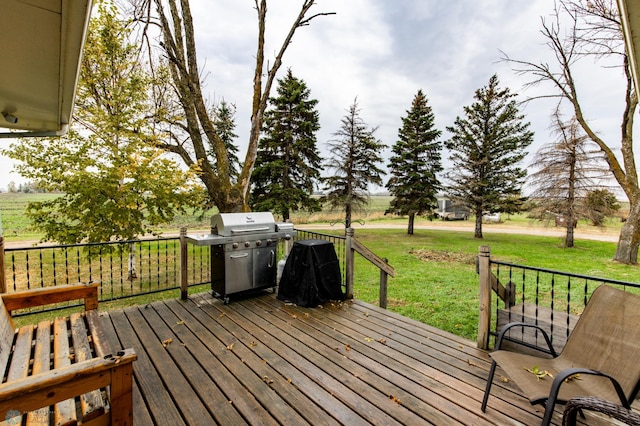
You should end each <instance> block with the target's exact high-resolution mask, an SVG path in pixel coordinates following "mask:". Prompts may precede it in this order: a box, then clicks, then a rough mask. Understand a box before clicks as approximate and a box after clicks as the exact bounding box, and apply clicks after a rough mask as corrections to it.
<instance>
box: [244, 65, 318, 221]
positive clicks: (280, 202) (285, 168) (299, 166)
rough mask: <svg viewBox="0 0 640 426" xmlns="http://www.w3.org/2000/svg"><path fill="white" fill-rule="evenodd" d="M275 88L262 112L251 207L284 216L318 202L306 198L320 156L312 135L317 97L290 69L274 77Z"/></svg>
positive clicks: (314, 207)
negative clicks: (268, 106)
mask: <svg viewBox="0 0 640 426" xmlns="http://www.w3.org/2000/svg"><path fill="white" fill-rule="evenodd" d="M277 93H278V96H276V97H273V98H270V99H269V103H270V104H271V106H272V108H271V109H269V110H267V111H266V112H265V115H264V137H263V138H262V139H260V144H259V147H258V155H257V157H256V167H255V169H254V171H253V175H252V178H251V180H252V181H253V192H252V199H251V207H252V209H254V210H270V211H273V212H274V213H277V214H279V215H281V216H282V218H283V220H289V217H290V213H291V212H294V211H297V210H307V211H319V210H320V203H319V201H318V200H317V199H315V198H312V194H313V189H314V186H315V185H316V183H317V182H318V180H319V179H320V171H319V170H320V168H321V161H322V160H321V158H320V156H319V155H318V153H317V148H316V135H315V134H316V132H317V131H318V130H319V129H320V122H319V118H318V117H319V114H318V111H317V110H316V109H315V107H316V104H317V103H318V101H317V100H315V99H309V95H310V92H309V89H308V88H307V85H306V83H305V82H304V80H300V79H298V78H296V77H294V76H293V73H292V72H291V69H289V70H287V74H286V76H285V77H284V78H282V79H280V80H278V88H277Z"/></svg>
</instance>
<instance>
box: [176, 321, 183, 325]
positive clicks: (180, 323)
mask: <svg viewBox="0 0 640 426" xmlns="http://www.w3.org/2000/svg"><path fill="white" fill-rule="evenodd" d="M176 324H178V325H184V321H178V322H177V323H176Z"/></svg>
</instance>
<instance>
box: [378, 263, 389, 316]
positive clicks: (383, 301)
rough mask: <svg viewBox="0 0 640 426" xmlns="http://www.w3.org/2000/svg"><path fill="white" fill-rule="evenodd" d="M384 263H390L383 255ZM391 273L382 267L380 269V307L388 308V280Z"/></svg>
mask: <svg viewBox="0 0 640 426" xmlns="http://www.w3.org/2000/svg"><path fill="white" fill-rule="evenodd" d="M382 260H384V263H389V259H387V258H386V257H383V258H382ZM388 278H389V275H387V273H386V272H385V271H383V270H382V269H380V307H381V308H382V309H387V281H388Z"/></svg>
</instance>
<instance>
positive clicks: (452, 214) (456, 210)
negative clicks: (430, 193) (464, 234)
mask: <svg viewBox="0 0 640 426" xmlns="http://www.w3.org/2000/svg"><path fill="white" fill-rule="evenodd" d="M436 214H437V215H438V216H439V217H440V219H442V220H468V219H469V215H470V214H471V210H469V208H468V207H467V206H463V205H462V204H459V203H455V202H453V201H452V200H450V199H449V198H445V197H440V198H438V210H436Z"/></svg>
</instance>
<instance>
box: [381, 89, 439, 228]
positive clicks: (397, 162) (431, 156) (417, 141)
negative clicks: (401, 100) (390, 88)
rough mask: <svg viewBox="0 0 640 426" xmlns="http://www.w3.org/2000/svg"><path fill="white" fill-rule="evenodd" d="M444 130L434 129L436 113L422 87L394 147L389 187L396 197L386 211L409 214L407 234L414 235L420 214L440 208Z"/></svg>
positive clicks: (399, 131)
mask: <svg viewBox="0 0 640 426" xmlns="http://www.w3.org/2000/svg"><path fill="white" fill-rule="evenodd" d="M441 133H442V132H441V131H440V130H437V129H435V128H434V115H433V112H432V110H431V107H430V106H429V105H427V97H426V96H425V95H424V93H423V92H422V90H418V93H417V94H416V96H415V97H414V98H413V102H412V104H411V109H410V110H409V111H407V116H406V117H404V118H402V127H401V128H400V129H399V130H398V141H397V142H396V143H395V145H394V146H393V155H392V156H391V158H390V162H389V168H390V170H391V178H390V179H389V182H387V189H388V190H389V192H390V193H391V195H393V196H394V198H393V200H391V205H390V207H389V209H387V211H386V212H385V214H387V213H395V214H397V215H400V216H405V215H408V216H409V225H408V227H407V233H408V234H413V224H414V221H415V216H416V215H422V214H425V213H427V214H432V212H433V210H434V209H436V208H437V207H438V200H437V198H436V195H437V193H438V191H439V190H440V182H439V180H438V176H437V174H438V173H439V172H441V171H442V164H441V154H440V153H441V150H442V145H441V143H440V142H438V141H437V139H438V137H440V135H441Z"/></svg>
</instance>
